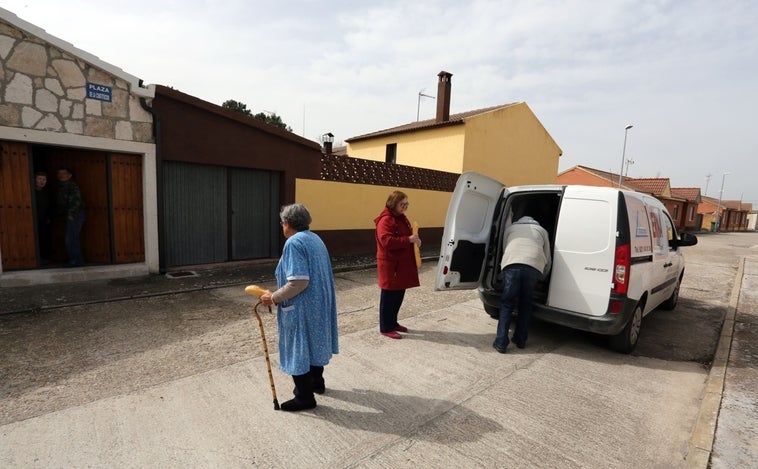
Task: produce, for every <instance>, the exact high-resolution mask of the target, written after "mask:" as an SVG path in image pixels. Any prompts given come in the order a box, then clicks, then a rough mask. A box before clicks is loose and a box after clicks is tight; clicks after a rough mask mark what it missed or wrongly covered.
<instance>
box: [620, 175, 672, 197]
mask: <svg viewBox="0 0 758 469" xmlns="http://www.w3.org/2000/svg"><path fill="white" fill-rule="evenodd" d="M627 181H628V182H629V183H630V184H634V185H635V186H637V187H639V188H641V189H643V192H648V193H650V194H652V195H664V194H665V192H666V189H667V188H668V187H669V179H668V178H629V179H627Z"/></svg>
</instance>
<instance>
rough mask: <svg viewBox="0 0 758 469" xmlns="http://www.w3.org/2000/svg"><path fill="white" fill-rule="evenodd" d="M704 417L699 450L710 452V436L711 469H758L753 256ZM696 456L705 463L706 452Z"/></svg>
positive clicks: (735, 299)
mask: <svg viewBox="0 0 758 469" xmlns="http://www.w3.org/2000/svg"><path fill="white" fill-rule="evenodd" d="M717 402H718V406H717V405H716V404H717ZM708 413H710V418H709V416H708ZM701 416H702V417H701V418H706V419H707V420H709V423H708V425H707V431H706V432H705V434H704V435H703V436H702V438H701V440H700V443H702V445H701V446H700V448H699V451H701V452H703V451H705V450H707V449H708V446H707V444H708V437H709V435H708V433H707V432H710V441H712V443H713V446H712V448H711V454H710V459H711V466H710V467H713V468H734V467H756V465H757V464H758V462H757V461H758V259H757V258H755V257H753V258H746V259H744V261H743V264H742V265H741V268H740V272H739V273H738V276H737V279H736V280H735V288H734V291H733V292H732V297H731V299H730V304H729V310H728V312H727V317H726V320H725V321H724V327H723V329H722V334H721V339H720V341H719V347H718V350H717V353H716V357H715V358H714V363H713V366H712V367H711V372H710V378H709V381H708V383H707V387H706V396H705V398H704V400H703V406H702V407H701ZM714 427H715V428H714ZM696 431H697V429H696ZM697 438H698V435H697V433H694V434H693V441H697ZM698 457H699V458H700V459H702V460H703V462H707V461H705V455H704V454H701V455H699V456H698ZM699 467H707V466H705V465H700V466H699Z"/></svg>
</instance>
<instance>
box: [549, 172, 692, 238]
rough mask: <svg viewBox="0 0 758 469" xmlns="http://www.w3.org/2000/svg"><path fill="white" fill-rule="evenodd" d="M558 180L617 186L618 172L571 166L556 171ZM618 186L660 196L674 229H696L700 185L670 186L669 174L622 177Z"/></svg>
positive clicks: (560, 181)
mask: <svg viewBox="0 0 758 469" xmlns="http://www.w3.org/2000/svg"><path fill="white" fill-rule="evenodd" d="M557 182H558V184H581V185H588V186H601V187H618V185H619V175H618V174H615V173H612V172H608V171H602V170H599V169H594V168H590V167H587V166H574V167H572V168H569V169H567V170H565V171H562V172H561V173H560V174H558V177H557ZM621 187H622V188H623V189H626V190H633V191H637V192H644V193H646V194H650V195H652V196H653V197H655V198H656V199H658V200H660V201H661V202H662V203H663V205H665V206H666V209H667V210H668V211H669V213H670V214H671V218H672V219H673V221H674V224H675V225H676V228H677V230H688V229H689V230H697V229H699V226H700V220H699V219H698V213H699V212H698V206H699V204H700V200H701V196H700V189H699V188H689V187H685V188H672V187H671V182H670V180H669V179H668V178H629V177H623V178H621Z"/></svg>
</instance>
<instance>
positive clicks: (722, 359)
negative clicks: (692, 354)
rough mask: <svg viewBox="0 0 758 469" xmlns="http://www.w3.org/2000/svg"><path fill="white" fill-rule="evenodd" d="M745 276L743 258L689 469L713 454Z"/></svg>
mask: <svg viewBox="0 0 758 469" xmlns="http://www.w3.org/2000/svg"><path fill="white" fill-rule="evenodd" d="M744 272H745V258H742V261H741V262H740V264H739V266H738V268H737V275H736V277H735V281H734V285H733V286H732V294H731V296H730V297H729V306H728V307H727V311H726V317H725V318H724V323H723V325H722V327H721V336H720V337H719V343H718V346H717V347H716V354H715V355H714V357H713V364H712V365H711V370H710V372H709V373H708V378H707V379H706V381H705V390H704V395H703V401H702V403H701V404H700V411H699V412H698V416H697V421H696V422H695V427H694V428H693V430H692V437H691V438H690V444H689V450H688V452H687V457H686V461H687V467H688V468H691V469H707V468H708V467H709V464H710V460H711V453H712V452H713V441H714V440H715V438H716V425H717V423H718V417H719V410H720V409H721V398H722V397H723V394H724V382H725V381H726V371H727V365H728V363H729V352H730V351H731V349H732V338H733V337H734V326H735V318H736V316H737V301H738V300H739V296H740V289H741V288H742V277H743V274H744Z"/></svg>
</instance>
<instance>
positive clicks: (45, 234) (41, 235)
mask: <svg viewBox="0 0 758 469" xmlns="http://www.w3.org/2000/svg"><path fill="white" fill-rule="evenodd" d="M34 198H35V202H36V206H37V243H38V245H39V256H40V261H41V263H42V264H46V263H47V262H48V261H49V259H50V252H51V250H52V224H51V222H50V194H49V193H48V191H47V173H46V172H44V171H37V172H36V173H34Z"/></svg>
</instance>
